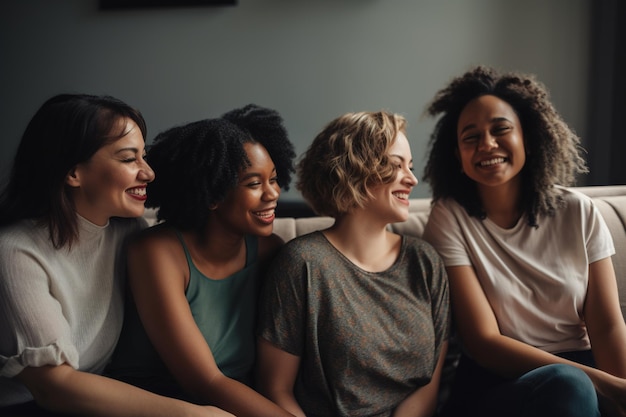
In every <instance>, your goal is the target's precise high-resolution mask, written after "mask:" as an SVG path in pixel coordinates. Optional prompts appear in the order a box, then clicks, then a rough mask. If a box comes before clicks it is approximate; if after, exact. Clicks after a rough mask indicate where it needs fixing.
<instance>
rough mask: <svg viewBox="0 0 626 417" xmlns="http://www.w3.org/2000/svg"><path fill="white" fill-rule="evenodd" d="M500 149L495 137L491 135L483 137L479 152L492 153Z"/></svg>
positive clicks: (480, 141)
mask: <svg viewBox="0 0 626 417" xmlns="http://www.w3.org/2000/svg"><path fill="white" fill-rule="evenodd" d="M497 147H498V141H497V140H496V138H495V137H494V136H492V135H491V134H489V133H486V134H485V135H483V136H482V137H481V138H480V140H479V141H478V150H479V151H490V150H492V149H494V148H497Z"/></svg>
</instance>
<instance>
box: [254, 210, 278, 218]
mask: <svg viewBox="0 0 626 417" xmlns="http://www.w3.org/2000/svg"><path fill="white" fill-rule="evenodd" d="M254 214H255V216H259V217H272V216H273V215H274V210H273V209H272V210H267V211H257V212H255V213H254Z"/></svg>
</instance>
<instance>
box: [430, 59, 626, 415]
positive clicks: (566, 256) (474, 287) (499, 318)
mask: <svg viewBox="0 0 626 417" xmlns="http://www.w3.org/2000/svg"><path fill="white" fill-rule="evenodd" d="M428 113H429V114H430V115H431V116H438V115H441V117H440V119H439V120H438V122H437V124H436V126H435V129H434V132H433V134H432V137H431V141H430V154H429V157H428V161H427V164H426V168H425V173H424V178H425V180H426V181H428V182H429V183H430V185H431V186H432V193H433V207H432V211H431V214H430V216H429V220H428V224H427V226H426V230H425V232H424V238H425V239H426V240H427V241H429V242H430V243H432V244H433V246H434V247H435V248H436V249H437V250H438V251H439V253H440V254H441V256H442V258H443V260H444V262H445V264H446V269H447V272H448V277H449V282H450V296H451V301H452V309H453V312H454V318H455V324H456V329H457V332H458V336H459V340H460V342H461V345H462V348H463V349H462V352H463V353H462V355H461V359H460V363H459V366H458V369H457V374H456V381H455V384H454V386H453V388H452V393H451V398H450V401H449V403H448V407H447V411H448V413H447V414H449V415H453V416H455V415H480V416H533V417H538V416H539V417H540V416H569V417H575V416H581V417H583V416H584V417H593V416H600V415H611V416H613V415H617V416H624V415H626V379H624V378H626V349H625V348H624V346H626V326H625V324H624V318H623V317H622V314H621V311H620V308H619V301H618V298H617V284H616V279H615V272H614V269H613V264H612V261H611V255H613V254H614V253H615V250H614V247H613V243H612V239H611V234H610V232H609V230H608V228H607V226H606V224H605V222H604V221H603V219H602V217H601V216H600V213H599V211H598V210H597V208H596V207H594V205H593V202H592V201H591V199H590V198H588V197H586V196H584V195H583V194H581V193H579V192H576V191H574V190H572V189H568V188H565V187H567V186H571V185H573V183H574V180H575V175H576V174H579V173H584V172H586V170H587V168H586V166H585V162H584V160H583V159H582V158H581V156H580V153H579V149H580V146H579V143H580V141H579V138H578V137H577V136H576V135H575V134H574V132H573V131H572V130H571V129H570V128H569V127H568V126H567V125H566V124H565V122H564V121H563V119H562V118H561V117H560V115H559V114H558V113H557V111H556V110H555V108H554V107H553V105H552V104H551V102H550V101H549V97H548V92H547V90H546V89H545V87H544V86H543V85H542V84H541V83H540V82H538V81H537V80H536V79H535V78H534V77H533V76H530V75H524V74H521V73H499V72H497V71H495V70H494V69H492V68H487V67H482V66H480V67H477V68H475V69H473V70H471V71H469V72H467V73H465V74H464V75H462V76H460V77H458V78H456V79H454V80H453V81H452V82H451V83H450V84H449V85H448V86H447V87H445V88H444V89H442V90H440V91H439V92H438V93H437V95H436V96H435V98H434V100H433V102H432V103H431V104H430V106H429V107H428ZM598 399H599V400H600V401H599V402H598ZM601 411H602V414H601Z"/></svg>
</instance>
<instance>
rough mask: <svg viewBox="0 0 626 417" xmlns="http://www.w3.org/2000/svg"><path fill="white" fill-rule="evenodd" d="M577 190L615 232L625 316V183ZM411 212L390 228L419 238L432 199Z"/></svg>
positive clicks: (279, 227)
mask: <svg viewBox="0 0 626 417" xmlns="http://www.w3.org/2000/svg"><path fill="white" fill-rule="evenodd" d="M575 189H576V190H578V191H581V192H583V193H584V194H587V195H588V196H590V197H592V198H593V199H594V202H595V204H596V206H597V207H598V208H599V209H600V212H601V213H602V216H603V217H604V220H605V221H606V223H607V224H608V226H609V229H610V230H611V234H612V235H613V243H614V244H615V250H616V254H615V256H613V265H614V266H615V274H616V275H617V284H618V288H619V298H620V305H621V307H622V314H623V315H624V317H625V318H626V185H610V186H593V187H576V188H575ZM279 206H280V203H279ZM410 211H411V214H410V216H409V219H408V220H407V221H406V222H402V223H396V224H393V225H391V229H392V230H394V231H395V232H397V233H402V234H407V235H412V236H418V237H420V236H421V235H422V233H423V231H424V226H425V225H426V222H427V220H428V213H429V212H430V199H427V198H418V199H412V200H411V206H410ZM145 218H146V220H147V221H148V224H154V223H155V220H156V216H155V211H154V210H151V209H148V210H146V214H145ZM332 222H333V219H332V218H330V217H316V216H311V217H278V218H276V221H275V222H274V232H275V233H276V234H278V235H279V236H280V237H282V238H283V239H284V240H285V241H288V240H291V239H293V238H294V237H296V236H301V235H303V234H306V233H309V232H312V231H315V230H320V229H324V228H326V227H328V226H330V225H331V224H332Z"/></svg>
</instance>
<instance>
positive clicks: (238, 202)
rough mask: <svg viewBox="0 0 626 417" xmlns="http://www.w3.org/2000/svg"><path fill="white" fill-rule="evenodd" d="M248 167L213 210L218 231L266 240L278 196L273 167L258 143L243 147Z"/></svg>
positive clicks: (278, 189)
mask: <svg viewBox="0 0 626 417" xmlns="http://www.w3.org/2000/svg"><path fill="white" fill-rule="evenodd" d="M244 150H245V151H246V154H247V156H248V160H249V161H250V166H249V167H247V168H245V169H244V170H242V171H241V172H240V173H239V182H238V183H237V185H236V186H235V188H233V189H232V190H231V191H230V192H229V193H228V194H227V195H226V198H225V199H224V200H223V201H221V202H220V203H219V204H218V205H217V208H215V210H214V218H215V220H216V221H217V223H218V224H220V225H222V227H225V228H228V229H230V230H231V231H233V232H235V233H238V234H251V235H257V236H269V235H271V234H272V231H273V224H274V218H275V214H274V210H275V208H276V202H277V201H278V197H279V196H280V186H279V185H278V177H277V175H276V167H275V166H274V162H273V161H272V158H271V157H270V155H269V153H268V152H267V150H266V149H265V148H264V147H263V145H261V144H260V143H245V144H244Z"/></svg>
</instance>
